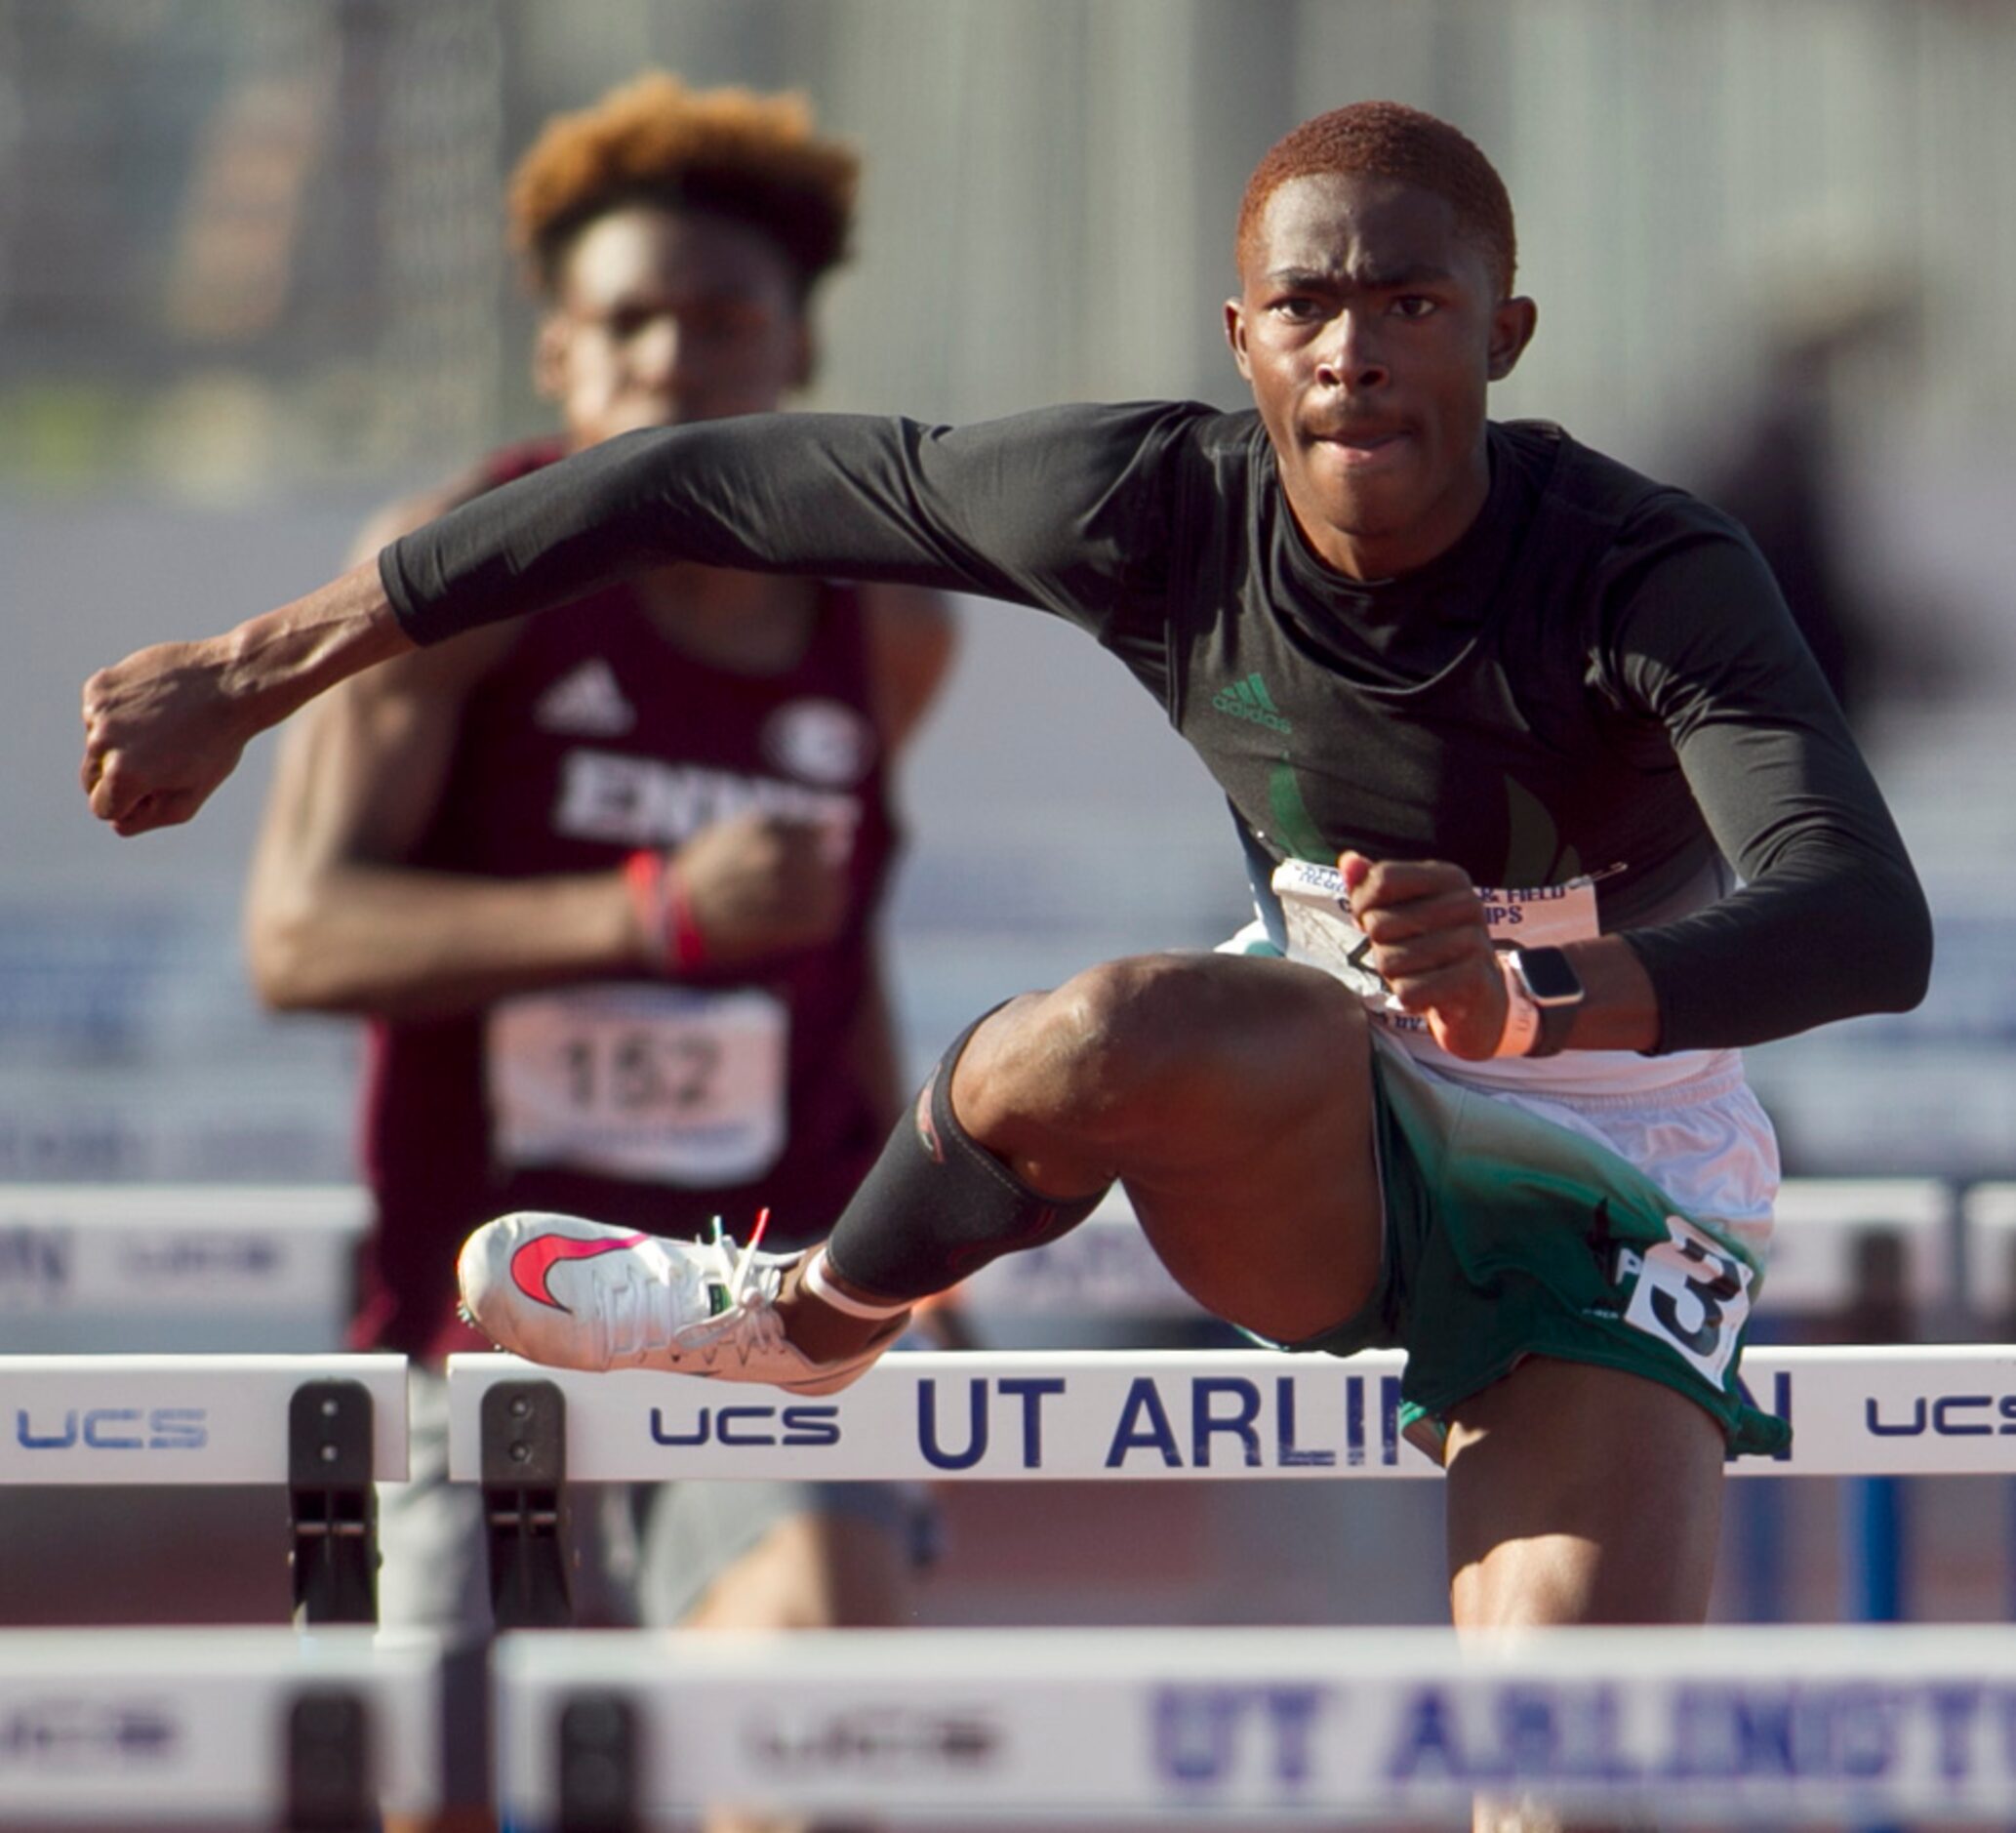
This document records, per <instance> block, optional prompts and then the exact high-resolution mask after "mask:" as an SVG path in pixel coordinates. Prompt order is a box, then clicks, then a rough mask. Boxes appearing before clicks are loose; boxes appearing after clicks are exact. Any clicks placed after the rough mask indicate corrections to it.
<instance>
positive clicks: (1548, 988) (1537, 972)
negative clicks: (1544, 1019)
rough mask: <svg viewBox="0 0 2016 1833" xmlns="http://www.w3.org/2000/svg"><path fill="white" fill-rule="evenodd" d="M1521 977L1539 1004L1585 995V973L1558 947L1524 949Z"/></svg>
mask: <svg viewBox="0 0 2016 1833" xmlns="http://www.w3.org/2000/svg"><path fill="white" fill-rule="evenodd" d="M1519 978H1520V979H1521V980H1523V981H1524V982H1525V983H1526V991H1527V992H1528V993H1530V994H1531V995H1532V996H1533V998H1534V1001H1535V1003H1536V1004H1540V1005H1564V1004H1567V1003H1569V1002H1570V1001H1572V1000H1575V999H1579V998H1582V976H1581V975H1579V974H1578V973H1577V972H1576V971H1575V969H1574V966H1573V965H1572V964H1571V963H1570V961H1569V959H1568V957H1566V956H1565V955H1563V954H1562V953H1561V951H1560V950H1559V949H1521V950H1520V951H1519Z"/></svg>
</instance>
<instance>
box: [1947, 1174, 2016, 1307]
mask: <svg viewBox="0 0 2016 1833" xmlns="http://www.w3.org/2000/svg"><path fill="white" fill-rule="evenodd" d="M1960 1213H1961V1214H1962V1216H1963V1217H1964V1218H1965V1221H1966V1242H1967V1304H1968V1307H1969V1308H1970V1310H1971V1311H1972V1313H1973V1316H1974V1317H1975V1318H1976V1319H1978V1320H1979V1321H1980V1322H1981V1323H1983V1324H1989V1325H1991V1326H1993V1327H1995V1328H1997V1329H1999V1328H2002V1327H2004V1326H2005V1325H2006V1324H2007V1321H2008V1319H2009V1317H2010V1314H2011V1313H2012V1312H2016V1184H2005V1183H1996V1184H1976V1185H1975V1186H1973V1188H1972V1189H1970V1190H1969V1191H1968V1192H1967V1193H1966V1195H1965V1196H1964V1197H1963V1198H1962V1199H1961V1203H1960Z"/></svg>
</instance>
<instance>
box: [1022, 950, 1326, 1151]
mask: <svg viewBox="0 0 2016 1833" xmlns="http://www.w3.org/2000/svg"><path fill="white" fill-rule="evenodd" d="M1046 1005H1047V1008H1048V1009H1047V1011H1046V1014H1045V1017H1046V1020H1047V1024H1048V1028H1049V1047H1050V1048H1051V1049H1053V1050H1054V1051H1055V1052H1056V1057H1057V1061H1058V1062H1059V1064H1060V1065H1061V1067H1062V1070H1063V1074H1062V1075H1061V1076H1060V1078H1059V1080H1058V1094H1059V1097H1060V1099H1061V1101H1062V1102H1064V1103H1065V1104H1067V1106H1068V1111H1069V1112H1070V1113H1071V1114H1072V1115H1074V1116H1075V1117H1076V1121H1077V1124H1078V1125H1079V1126H1080V1127H1082V1128H1083V1129H1085V1131H1086V1132H1087V1133H1088V1134H1092V1135H1113V1134H1124V1133H1125V1132H1127V1131H1128V1130H1130V1129H1131V1127H1132V1126H1133V1125H1134V1124H1135V1123H1136V1122H1138V1121H1139V1120H1142V1119H1144V1118H1146V1119H1148V1120H1151V1121H1152V1122H1153V1123H1154V1124H1156V1125H1158V1126H1165V1125H1167V1124H1168V1122H1169V1120H1171V1119H1172V1118H1173V1117H1176V1116H1180V1115H1182V1114H1184V1113H1187V1112H1195V1113H1198V1114H1203V1113H1210V1114H1227V1113H1236V1112H1238V1111H1240V1110H1242V1109H1244V1108H1247V1107H1251V1106H1256V1105H1258V1106H1262V1107H1268V1106H1271V1105H1272V1104H1274V1103H1276V1102H1278V1101H1279V1100H1280V1099H1281V1097H1282V1094H1283V1092H1284V1084H1286V1083H1290V1082H1292V1081H1295V1080H1297V1079H1310V1078H1311V1077H1316V1078H1318V1079H1320V1077H1321V1076H1322V1075H1323V1074H1327V1073H1334V1072H1335V1071H1337V1070H1339V1069H1342V1068H1343V1066H1345V1065H1347V1064H1349V1063H1350V1062H1351V1061H1352V1060H1353V1059H1354V1057H1355V1056H1356V1055H1357V1053H1359V1052H1361V1051H1362V1050H1363V1047H1364V1036H1365V1016H1364V1009H1363V1007H1362V1006H1361V1005H1360V1003H1359V1001H1358V999H1357V998H1356V997H1355V996H1354V995H1353V994H1351V992H1350V991H1349V990H1348V989H1347V988H1345V987H1344V986H1342V985H1341V984H1339V983H1338V982H1337V981H1335V980H1333V979H1332V978H1331V977H1330V976H1329V975H1327V974H1323V973H1318V972H1316V971H1314V970H1313V969H1310V968H1306V967H1302V966H1300V965H1297V964H1294V963H1290V962H1287V961H1269V960H1254V959H1247V958H1242V957H1228V956H1222V955H1149V956H1137V957H1132V958H1129V959H1126V960H1119V961H1109V962H1107V963H1105V964H1104V965H1102V966H1099V967H1095V968H1090V969H1088V970H1087V971H1086V972H1084V973H1082V974H1079V975H1077V976H1075V977H1074V978H1073V979H1071V980H1070V981H1068V982H1067V983H1066V984H1065V985H1064V986H1063V987H1061V988H1059V989H1058V991H1057V992H1056V993H1055V994H1052V995H1050V996H1048V999H1047V1001H1046Z"/></svg>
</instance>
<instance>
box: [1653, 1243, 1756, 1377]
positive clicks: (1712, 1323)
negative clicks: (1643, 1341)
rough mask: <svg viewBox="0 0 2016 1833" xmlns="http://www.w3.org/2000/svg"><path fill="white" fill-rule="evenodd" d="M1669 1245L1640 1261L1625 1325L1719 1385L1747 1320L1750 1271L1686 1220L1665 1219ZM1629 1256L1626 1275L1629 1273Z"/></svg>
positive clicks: (1739, 1260) (1735, 1257)
mask: <svg viewBox="0 0 2016 1833" xmlns="http://www.w3.org/2000/svg"><path fill="white" fill-rule="evenodd" d="M1666 1233H1667V1239H1666V1240H1665V1241H1663V1242H1659V1243H1658V1244H1657V1245H1655V1246H1651V1247H1647V1248H1646V1249H1645V1250H1644V1253H1643V1256H1642V1257H1641V1258H1639V1259H1638V1264H1637V1283H1636V1284H1635V1285H1633V1287H1632V1294H1631V1303H1630V1304H1629V1305H1628V1306H1627V1307H1626V1308H1625V1313H1624V1321H1625V1323H1627V1324H1635V1325H1636V1326H1637V1327H1638V1328H1639V1329H1640V1330H1643V1331H1644V1332H1645V1333H1646V1334H1647V1335H1648V1336H1656V1337H1657V1338H1659V1340H1660V1341H1661V1342H1663V1343H1665V1344H1666V1345H1668V1347H1669V1348H1672V1349H1673V1350H1676V1351H1677V1352H1678V1353H1679V1354H1680V1355H1681V1356H1682V1357H1683V1358H1684V1359H1685V1360H1686V1361H1687V1362H1689V1363H1690V1364H1692V1365H1693V1366H1694V1368H1695V1370H1696V1371H1697V1372H1698V1373H1700V1374H1702V1375H1704V1376H1705V1377H1707V1379H1709V1380H1710V1381H1712V1382H1714V1384H1715V1386H1716V1387H1720V1386H1721V1385H1722V1377H1723V1375H1724V1374H1725V1373H1727V1372H1728V1367H1729V1359H1730V1358H1731V1357H1732V1356H1734V1355H1735V1354H1736V1345H1737V1342H1738V1340H1739V1339H1740V1338H1741V1336H1742V1334H1743V1326H1744V1324H1745V1322H1746V1321H1747V1320H1748V1319H1749V1317H1750V1284H1751V1280H1752V1279H1753V1277H1754V1275H1753V1274H1752V1272H1751V1269H1750V1267H1749V1266H1748V1265H1747V1264H1746V1263H1745V1262H1744V1261H1743V1260H1742V1259H1741V1258H1739V1257H1738V1256H1737V1255H1736V1254H1733V1253H1731V1252H1730V1251H1729V1249H1728V1248H1726V1247H1724V1246H1723V1245H1722V1244H1721V1243H1720V1242H1717V1241H1716V1240H1715V1238H1714V1236H1713V1235H1710V1234H1709V1233H1708V1232H1707V1231H1706V1230H1705V1229H1700V1228H1697V1227H1695V1225H1694V1224H1693V1223H1691V1222H1689V1221H1688V1220H1687V1219H1686V1218H1685V1217H1684V1216H1676V1215H1670V1216H1668V1217H1667V1218H1666ZM1632 1258H1633V1256H1630V1255H1627V1256H1626V1258H1625V1263H1624V1271H1626V1272H1629V1271H1631V1260H1632Z"/></svg>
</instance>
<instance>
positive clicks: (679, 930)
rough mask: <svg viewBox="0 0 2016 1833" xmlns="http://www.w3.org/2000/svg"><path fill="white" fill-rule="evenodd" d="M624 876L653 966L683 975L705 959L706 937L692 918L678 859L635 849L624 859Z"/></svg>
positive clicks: (691, 903) (689, 895)
mask: <svg viewBox="0 0 2016 1833" xmlns="http://www.w3.org/2000/svg"><path fill="white" fill-rule="evenodd" d="M623 876H624V882H625V884H627V885H628V886H629V892H630V901H631V902H632V903H633V904H634V905H635V906H636V910H637V918H638V922H639V924H640V926H641V927H642V929H643V931H644V937H645V943H646V946H647V947H648V948H649V949H650V950H651V956H652V960H653V963H654V965H656V966H657V967H658V968H659V970H660V971H661V972H665V971H670V972H673V973H681V974H683V973H688V972H691V971H692V969H694V968H696V967H699V966H700V965H701V964H702V963H703V962H704V961H706V956H707V947H706V937H705V936H704V935H702V934H701V930H700V924H699V922H698V921H697V920H696V919H695V917H694V915H693V898H692V895H691V893H690V892H689V891H688V890H687V887H686V875H685V874H684V873H682V872H681V871H680V870H679V866H678V862H677V861H676V860H672V859H667V858H666V857H665V854H663V853H655V852H651V851H648V850H646V851H642V852H636V853H632V854H631V855H630V856H629V858H628V859H626V860H625V861H624V867H623Z"/></svg>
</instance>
